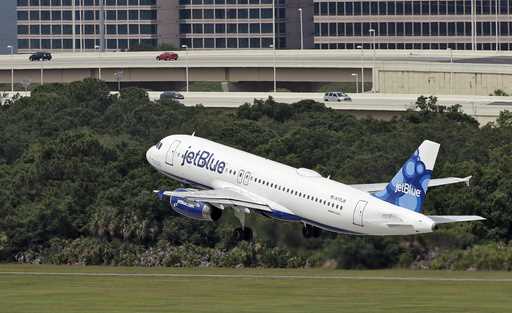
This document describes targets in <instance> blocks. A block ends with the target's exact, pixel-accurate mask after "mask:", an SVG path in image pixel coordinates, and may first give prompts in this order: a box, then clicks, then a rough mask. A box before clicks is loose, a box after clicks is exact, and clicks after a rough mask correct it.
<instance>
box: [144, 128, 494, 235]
mask: <svg viewBox="0 0 512 313" xmlns="http://www.w3.org/2000/svg"><path fill="white" fill-rule="evenodd" d="M439 147H440V145H439V144H438V143H435V142H432V141H428V140H425V141H423V143H422V144H421V145H420V146H419V147H418V149H417V150H416V151H414V153H413V154H412V155H411V156H410V157H409V158H408V159H407V160H406V161H405V163H404V165H403V166H402V167H401V168H400V170H399V171H398V172H397V173H396V175H395V176H394V177H393V178H392V179H391V181H390V182H389V183H376V184H357V185H347V184H343V183H340V182H336V181H334V180H332V179H330V177H327V178H326V177H322V176H321V175H320V174H319V173H317V172H315V171H313V170H311V169H306V168H298V169H297V168H294V167H291V166H288V165H284V164H281V163H278V162H275V161H272V160H269V159H266V158H263V157H259V156H256V155H254V154H250V153H248V152H244V151H241V150H238V149H235V148H231V147H228V146H225V145H222V144H219V143H216V142H213V141H210V140H207V139H204V138H200V137H198V136H195V134H192V135H172V136H168V137H165V138H164V139H162V140H160V141H159V142H158V143H157V144H156V145H154V146H152V147H151V148H149V150H147V152H146V158H147V161H148V162H149V164H150V165H151V166H152V167H154V168H155V169H156V170H157V171H158V172H160V173H161V174H163V175H165V176H167V177H169V178H172V179H175V180H177V181H179V182H181V183H183V184H185V185H187V186H189V187H187V188H179V189H176V190H173V191H165V190H155V191H154V192H155V193H156V194H157V196H158V198H159V199H160V200H164V199H165V200H166V201H169V203H170V206H171V208H172V209H173V210H175V211H176V212H178V213H180V214H182V215H184V216H186V217H189V218H192V219H196V220H202V221H212V222H215V221H217V220H219V218H220V217H221V216H222V215H223V213H224V211H225V210H226V209H228V208H231V209H233V211H234V214H235V216H236V217H237V218H238V220H239V221H240V223H241V227H240V228H237V229H235V230H234V233H233V235H234V238H235V240H238V241H241V240H246V241H250V240H252V239H253V232H252V230H251V229H250V228H249V227H246V225H245V224H246V223H245V221H246V215H247V214H251V213H257V214H261V215H263V216H265V217H268V218H272V219H276V220H281V221H287V222H298V223H302V224H303V229H302V233H303V236H304V237H305V238H311V237H318V236H320V234H321V231H322V230H326V231H331V232H336V233H341V234H350V235H373V236H390V235H415V234H424V233H430V232H433V231H434V230H435V229H436V228H437V225H439V224H445V223H454V222H467V221H481V220H485V218H483V217H480V216H454V215H445V216H440V215H424V214H422V213H421V212H422V206H423V202H424V200H425V196H426V193H427V190H428V188H429V187H436V186H442V185H448V184H455V183H466V184H469V180H470V178H471V176H469V177H465V178H457V177H447V178H437V179H432V171H433V169H434V164H435V161H436V158H437V153H438V151H439Z"/></svg>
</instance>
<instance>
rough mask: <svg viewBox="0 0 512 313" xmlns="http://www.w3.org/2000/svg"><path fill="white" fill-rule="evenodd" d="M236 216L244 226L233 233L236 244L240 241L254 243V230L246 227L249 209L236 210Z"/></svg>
mask: <svg viewBox="0 0 512 313" xmlns="http://www.w3.org/2000/svg"><path fill="white" fill-rule="evenodd" d="M234 211H235V216H236V217H237V218H238V220H239V221H240V224H242V227H239V228H236V229H235V230H234V231H233V240H234V241H236V242H239V241H252V239H253V234H252V229H250V228H249V227H245V215H246V214H249V212H250V211H249V209H246V208H239V207H236V208H234Z"/></svg>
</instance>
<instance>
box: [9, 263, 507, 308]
mask: <svg viewBox="0 0 512 313" xmlns="http://www.w3.org/2000/svg"><path fill="white" fill-rule="evenodd" d="M0 312H2V313H4V312H5V313H8V312H23V313H30V312H37V313H44V312H52V313H53V312H102V313H104V312H123V313H125V312H136V313H142V312H293V313H299V312H354V313H356V312H393V313H395V312H397V313H399V312H407V313H416V312H435V313H441V312H449V313H456V312H464V313H473V312H485V313H496V312H512V273H500V272H467V273H463V272H441V271H399V270H391V271H335V270H321V269H313V270H304V269H298V270H275V269H272V270H271V269H205V268H199V269H169V268H151V269H146V268H118V267H74V266H73V267H67V266H21V265H0Z"/></svg>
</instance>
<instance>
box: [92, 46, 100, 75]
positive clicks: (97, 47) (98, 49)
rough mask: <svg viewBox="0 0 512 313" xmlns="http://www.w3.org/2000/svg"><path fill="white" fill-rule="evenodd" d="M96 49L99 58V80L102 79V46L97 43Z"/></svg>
mask: <svg viewBox="0 0 512 313" xmlns="http://www.w3.org/2000/svg"><path fill="white" fill-rule="evenodd" d="M94 50H97V51H98V54H99V60H98V80H101V46H98V45H95V46H94Z"/></svg>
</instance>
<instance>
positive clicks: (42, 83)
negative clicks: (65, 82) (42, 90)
mask: <svg viewBox="0 0 512 313" xmlns="http://www.w3.org/2000/svg"><path fill="white" fill-rule="evenodd" d="M43 62H44V60H43V58H41V59H39V63H40V64H41V86H42V85H44V66H43Z"/></svg>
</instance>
